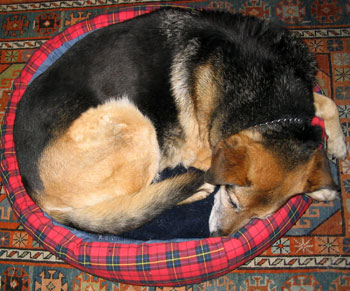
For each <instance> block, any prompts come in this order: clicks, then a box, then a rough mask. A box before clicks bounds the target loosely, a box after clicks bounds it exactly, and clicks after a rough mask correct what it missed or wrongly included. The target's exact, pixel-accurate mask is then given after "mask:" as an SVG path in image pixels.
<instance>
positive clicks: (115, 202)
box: [60, 170, 204, 234]
mask: <svg viewBox="0 0 350 291" xmlns="http://www.w3.org/2000/svg"><path fill="white" fill-rule="evenodd" d="M203 183H204V172H201V171H199V170H191V171H188V172H186V173H184V174H182V175H178V176H175V177H173V178H169V179H166V180H163V181H161V182H159V183H155V184H151V185H149V186H147V187H146V188H144V189H142V190H141V191H140V192H137V193H135V194H132V195H121V196H116V197H113V199H111V200H105V201H102V202H99V203H96V204H95V205H92V206H88V207H83V208H75V209H74V210H71V211H68V212H66V213H65V214H64V215H63V216H61V219H60V220H61V221H62V222H63V223H65V224H69V225H72V226H73V227H76V228H79V229H82V230H85V231H89V232H95V233H110V234H121V233H123V232H126V231H130V230H133V229H136V228H138V227H140V226H141V225H143V224H144V223H147V222H149V221H151V220H152V219H153V218H155V217H156V216H157V215H159V214H160V213H162V212H163V211H165V210H166V209H169V208H171V207H173V206H175V205H176V204H178V203H179V202H181V201H183V200H185V199H186V198H188V197H190V196H191V195H192V194H194V193H195V192H196V191H198V189H199V188H200V186H202V185H203Z"/></svg>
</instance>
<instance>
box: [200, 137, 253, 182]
mask: <svg viewBox="0 0 350 291" xmlns="http://www.w3.org/2000/svg"><path fill="white" fill-rule="evenodd" d="M248 167H249V161H248V157H247V147H246V144H245V142H244V141H243V139H242V137H241V136H239V135H234V136H232V137H230V138H228V139H226V140H223V141H220V142H219V143H218V144H217V145H216V146H215V147H214V149H213V153H212V160H211V166H210V169H209V170H208V171H207V173H206V176H205V179H206V182H208V183H210V184H213V185H233V184H234V185H239V186H245V185H248V183H249V181H248V179H247V172H248Z"/></svg>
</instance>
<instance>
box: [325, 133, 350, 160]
mask: <svg viewBox="0 0 350 291" xmlns="http://www.w3.org/2000/svg"><path fill="white" fill-rule="evenodd" d="M327 151H328V153H329V154H331V155H334V156H335V157H336V158H337V159H342V160H344V159H345V157H346V155H347V148H346V143H345V137H344V135H343V134H340V135H339V136H337V137H335V138H332V139H329V140H328V142H327Z"/></svg>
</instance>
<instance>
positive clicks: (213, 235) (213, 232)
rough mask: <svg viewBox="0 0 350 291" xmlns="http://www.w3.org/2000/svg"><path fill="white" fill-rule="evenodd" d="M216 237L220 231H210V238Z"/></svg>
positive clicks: (219, 234)
mask: <svg viewBox="0 0 350 291" xmlns="http://www.w3.org/2000/svg"><path fill="white" fill-rule="evenodd" d="M216 236H221V230H220V229H217V230H215V231H212V232H211V233H210V237H216Z"/></svg>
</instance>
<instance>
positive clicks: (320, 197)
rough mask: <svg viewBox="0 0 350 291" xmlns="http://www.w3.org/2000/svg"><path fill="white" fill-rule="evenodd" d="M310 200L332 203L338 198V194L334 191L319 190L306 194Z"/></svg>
mask: <svg viewBox="0 0 350 291" xmlns="http://www.w3.org/2000/svg"><path fill="white" fill-rule="evenodd" d="M307 195H309V196H310V197H311V198H312V199H315V200H317V201H333V200H335V199H338V198H339V193H338V192H337V191H335V190H329V189H321V190H318V191H315V192H312V193H307Z"/></svg>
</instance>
